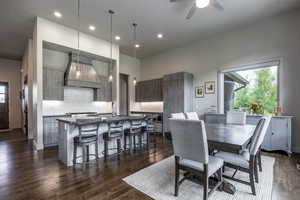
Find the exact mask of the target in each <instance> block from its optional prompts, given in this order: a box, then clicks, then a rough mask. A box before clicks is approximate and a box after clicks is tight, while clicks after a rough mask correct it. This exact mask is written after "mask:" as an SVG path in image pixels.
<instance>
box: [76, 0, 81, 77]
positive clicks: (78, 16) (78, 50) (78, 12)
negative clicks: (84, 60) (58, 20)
mask: <svg viewBox="0 0 300 200" xmlns="http://www.w3.org/2000/svg"><path fill="white" fill-rule="evenodd" d="M77 18H78V31H77V65H76V77H77V78H78V77H79V76H80V74H81V72H80V69H79V56H80V55H79V54H80V49H79V34H80V33H79V29H80V0H78V1H77Z"/></svg>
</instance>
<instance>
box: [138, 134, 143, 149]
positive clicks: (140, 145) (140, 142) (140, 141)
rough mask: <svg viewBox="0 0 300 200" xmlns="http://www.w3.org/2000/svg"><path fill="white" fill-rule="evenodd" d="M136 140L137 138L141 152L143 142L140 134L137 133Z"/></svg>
mask: <svg viewBox="0 0 300 200" xmlns="http://www.w3.org/2000/svg"><path fill="white" fill-rule="evenodd" d="M138 138H139V149H140V151H141V150H142V144H143V141H142V133H139V136H138Z"/></svg>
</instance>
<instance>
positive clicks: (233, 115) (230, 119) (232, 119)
mask: <svg viewBox="0 0 300 200" xmlns="http://www.w3.org/2000/svg"><path fill="white" fill-rule="evenodd" d="M226 123H227V124H238V125H244V124H246V113H245V112H238V111H228V112H227V113H226Z"/></svg>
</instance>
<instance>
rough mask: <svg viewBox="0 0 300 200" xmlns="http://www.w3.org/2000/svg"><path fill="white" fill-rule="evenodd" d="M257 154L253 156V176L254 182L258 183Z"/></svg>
mask: <svg viewBox="0 0 300 200" xmlns="http://www.w3.org/2000/svg"><path fill="white" fill-rule="evenodd" d="M257 160H258V159H257V156H255V161H254V176H255V182H256V183H258V163H257Z"/></svg>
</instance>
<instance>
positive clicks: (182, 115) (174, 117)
mask: <svg viewBox="0 0 300 200" xmlns="http://www.w3.org/2000/svg"><path fill="white" fill-rule="evenodd" d="M171 118H173V119H186V117H185V115H184V114H183V113H172V114H171Z"/></svg>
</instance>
